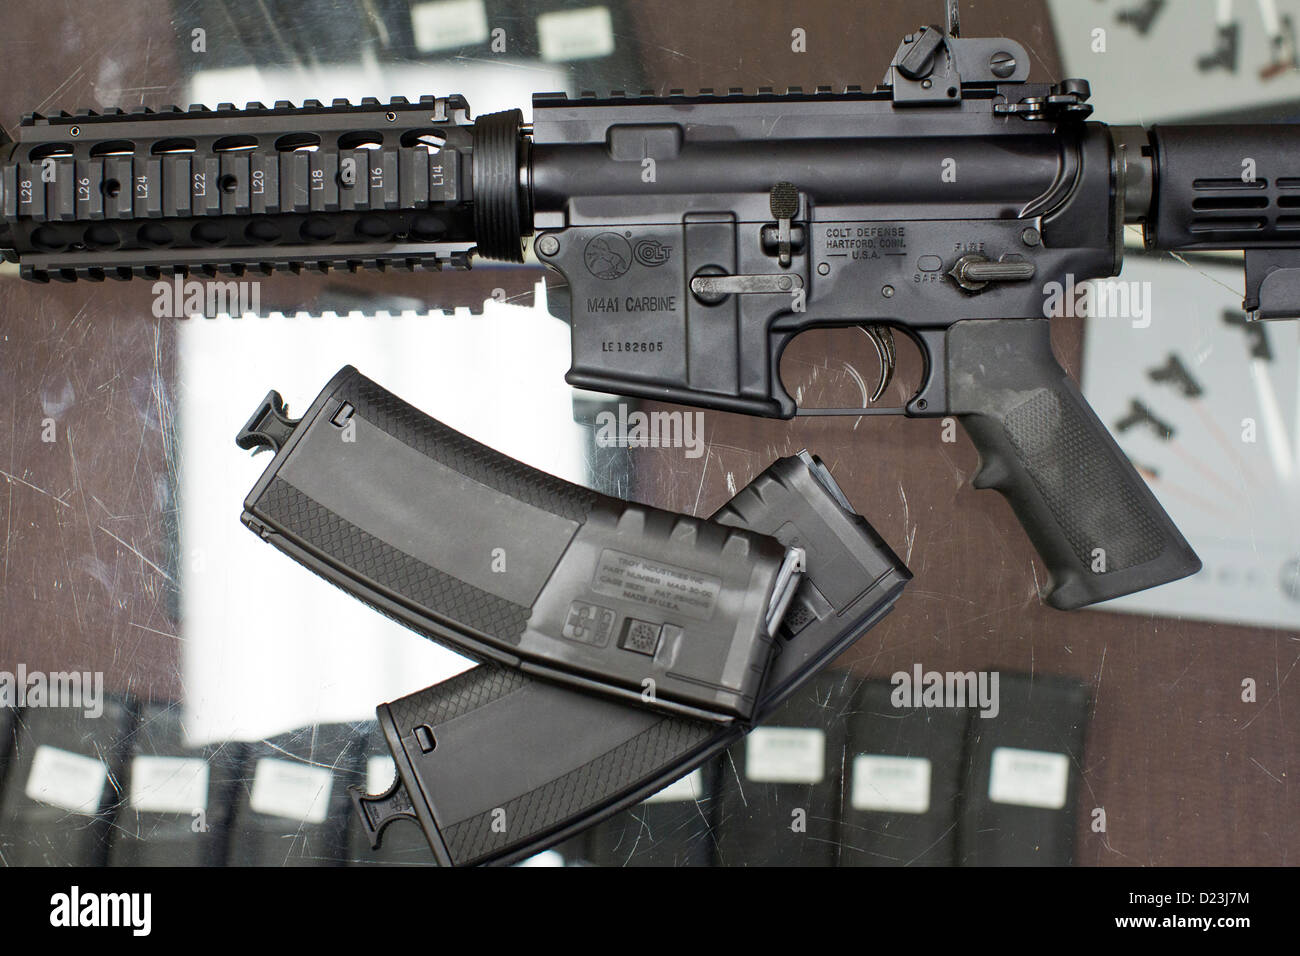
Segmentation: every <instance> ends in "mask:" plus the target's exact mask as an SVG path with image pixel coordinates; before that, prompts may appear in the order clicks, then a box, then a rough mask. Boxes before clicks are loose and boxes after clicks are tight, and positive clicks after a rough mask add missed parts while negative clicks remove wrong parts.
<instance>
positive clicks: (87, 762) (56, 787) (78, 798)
mask: <svg viewBox="0 0 1300 956" xmlns="http://www.w3.org/2000/svg"><path fill="white" fill-rule="evenodd" d="M107 782H108V768H107V767H105V766H104V763H103V761H102V760H96V759H95V758H94V757H87V756H84V755H82V754H74V753H72V752H71V751H68V750H60V749H59V748H58V747H51V746H49V745H48V744H41V745H40V746H39V747H37V748H36V753H35V754H34V755H33V756H32V772H31V773H30V774H28V776H27V789H26V790H25V791H24V792H25V793H26V794H27V796H28V797H29V798H31V799H32V800H35V801H36V802H37V803H47V804H49V805H50V806H52V807H62V808H63V809H64V810H70V811H72V812H73V813H84V814H86V815H88V816H90V815H93V814H95V813H97V812H99V801H100V797H101V796H102V795H103V793H104V784H105V783H107Z"/></svg>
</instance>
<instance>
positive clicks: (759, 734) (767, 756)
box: [745, 727, 826, 783]
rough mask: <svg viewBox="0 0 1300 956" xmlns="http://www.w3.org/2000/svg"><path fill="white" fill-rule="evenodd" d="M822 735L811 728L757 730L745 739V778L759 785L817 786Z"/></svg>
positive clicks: (821, 770)
mask: <svg viewBox="0 0 1300 956" xmlns="http://www.w3.org/2000/svg"><path fill="white" fill-rule="evenodd" d="M825 774H826V734H824V733H823V732H822V731H820V730H818V729H817V728H815V727H759V728H757V729H755V730H752V731H750V734H749V736H748V737H746V738H745V776H746V777H748V778H749V779H750V780H756V781H758V782H760V783H818V782H820V781H821V779H822V777H823V776H825Z"/></svg>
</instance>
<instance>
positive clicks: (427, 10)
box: [411, 0, 488, 52]
mask: <svg viewBox="0 0 1300 956" xmlns="http://www.w3.org/2000/svg"><path fill="white" fill-rule="evenodd" d="M411 30H412V31H413V33H414V34H415V47H416V49H418V50H421V51H424V52H428V51H430V50H447V49H451V48H452V47H458V46H471V45H473V44H475V43H483V42H485V41H486V40H487V38H488V22H487V10H486V9H484V7H483V0H435V2H433V3H418V4H416V5H415V6H413V7H411Z"/></svg>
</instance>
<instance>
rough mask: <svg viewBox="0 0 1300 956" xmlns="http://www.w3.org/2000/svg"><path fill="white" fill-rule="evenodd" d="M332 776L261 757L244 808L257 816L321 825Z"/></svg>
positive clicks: (285, 761) (283, 761)
mask: <svg viewBox="0 0 1300 956" xmlns="http://www.w3.org/2000/svg"><path fill="white" fill-rule="evenodd" d="M333 788H334V775H333V774H332V773H330V772H329V771H328V770H326V769H325V768H324V767H310V766H308V765H306V764H301V763H292V762H290V761H288V760H277V759H276V758H274V757H263V758H262V759H261V760H259V761H258V762H257V769H256V770H255V771H254V772H253V792H252V793H251V794H250V795H249V798H248V805H249V806H250V807H252V808H253V809H254V810H256V811H257V812H258V813H266V814H269V815H271V816H273V817H284V818H285V819H287V820H295V821H297V822H299V823H324V822H325V817H326V815H327V814H328V812H329V805H330V791H331V790H332V789H333Z"/></svg>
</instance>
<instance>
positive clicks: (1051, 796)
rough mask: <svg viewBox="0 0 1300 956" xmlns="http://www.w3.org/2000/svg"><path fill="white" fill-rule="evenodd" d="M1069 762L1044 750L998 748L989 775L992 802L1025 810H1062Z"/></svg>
mask: <svg viewBox="0 0 1300 956" xmlns="http://www.w3.org/2000/svg"><path fill="white" fill-rule="evenodd" d="M1069 782H1070V758H1069V757H1067V756H1066V755H1065V754H1058V753H1049V752H1047V751H1044V750H1018V749H1016V748H1015V747H998V748H997V749H995V750H994V751H993V765H992V768H991V769H990V771H989V799H990V800H992V801H993V802H994V803H1013V804H1017V805H1019V806H1022V807H1043V808H1045V809H1048V810H1059V809H1061V808H1062V807H1063V806H1065V798H1066V794H1067V789H1068V787H1069Z"/></svg>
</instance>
